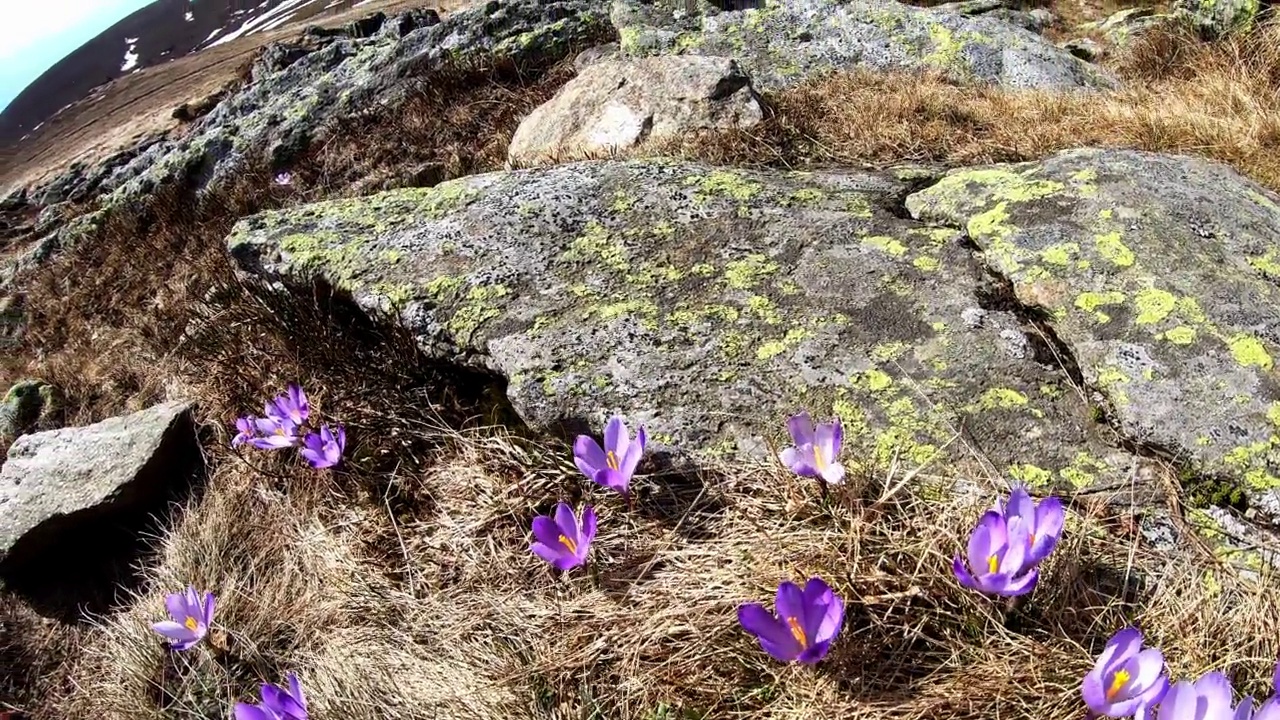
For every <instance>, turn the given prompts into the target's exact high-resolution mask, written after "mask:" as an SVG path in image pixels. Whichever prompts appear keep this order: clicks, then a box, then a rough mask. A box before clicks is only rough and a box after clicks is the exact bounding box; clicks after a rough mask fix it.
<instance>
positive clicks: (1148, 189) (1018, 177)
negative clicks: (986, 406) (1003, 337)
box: [906, 149, 1280, 513]
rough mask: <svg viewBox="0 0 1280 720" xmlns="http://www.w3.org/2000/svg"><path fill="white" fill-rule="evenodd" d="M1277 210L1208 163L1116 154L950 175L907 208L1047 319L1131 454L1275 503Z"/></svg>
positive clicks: (1278, 462) (1279, 295)
mask: <svg viewBox="0 0 1280 720" xmlns="http://www.w3.org/2000/svg"><path fill="white" fill-rule="evenodd" d="M1278 202H1280V198H1278V197H1277V196H1276V195H1275V194H1273V193H1271V192H1270V191H1268V190H1265V189H1264V188H1262V187H1261V186H1259V185H1258V184H1256V183H1254V182H1252V181H1250V180H1248V179H1246V178H1244V177H1243V176H1241V175H1240V174H1239V173H1237V172H1236V171H1234V170H1232V169H1230V168H1228V167H1226V166H1224V165H1221V164H1217V163H1212V162H1209V161H1206V160H1202V159H1196V158H1191V157H1180V156H1168V155H1156V154H1151V153H1144V152H1136V151H1122V150H1094V149H1085V150H1075V151H1069V152H1062V153H1058V154H1056V155H1053V156H1051V157H1049V158H1047V159H1045V160H1043V161H1040V162H1035V163H1025V164H1017V165H1007V166H998V167H989V168H977V169H966V170H959V171H955V172H953V173H950V174H948V175H947V176H946V177H944V178H943V179H942V180H941V181H939V182H937V183H936V184H934V185H932V186H931V187H928V188H927V189H924V190H922V191H920V192H918V193H916V194H914V195H912V196H911V197H909V198H908V199H907V202H906V205H907V208H908V209H909V210H910V212H911V214H912V215H913V216H914V217H916V218H919V219H922V220H927V221H932V222H938V223H942V224H946V225H950V226H952V227H956V228H959V229H963V230H964V231H965V232H966V234H967V235H968V236H969V237H970V238H971V239H972V240H973V242H974V243H976V244H977V246H978V247H979V248H981V250H982V258H983V260H984V262H985V263H986V264H987V265H988V266H989V267H990V268H991V269H993V270H994V271H995V272H997V273H999V274H1000V275H1001V276H1003V277H1006V278H1008V279H1009V280H1010V281H1011V282H1012V283H1013V292H1014V293H1015V294H1016V296H1017V298H1018V300H1019V302H1021V303H1022V304H1024V305H1026V306H1028V307H1031V308H1035V309H1037V310H1039V311H1041V312H1043V313H1044V314H1045V315H1046V316H1047V317H1048V318H1049V319H1050V320H1049V321H1050V323H1051V324H1052V327H1053V329H1054V331H1055V332H1056V334H1057V337H1058V338H1059V339H1060V340H1061V341H1062V343H1063V345H1064V347H1065V348H1067V349H1068V350H1069V352H1070V357H1071V359H1072V362H1074V364H1076V365H1077V366H1078V367H1079V370H1080V373H1081V375H1082V376H1083V378H1084V380H1085V382H1086V383H1087V384H1088V385H1089V386H1091V387H1093V388H1095V389H1096V390H1097V391H1098V392H1100V393H1101V395H1102V396H1103V397H1104V398H1105V400H1106V404H1107V405H1108V406H1109V410H1108V414H1109V415H1110V417H1111V418H1112V419H1113V421H1114V422H1115V423H1116V425H1117V426H1118V428H1119V429H1120V431H1121V432H1122V434H1123V435H1124V436H1126V437H1127V438H1128V439H1129V440H1131V441H1132V442H1134V443H1138V444H1141V445H1146V446H1149V447H1152V448H1156V449H1159V450H1162V451H1165V452H1167V453H1170V454H1172V455H1174V456H1176V457H1178V458H1179V459H1185V460H1187V461H1189V462H1191V463H1192V465H1193V467H1196V468H1198V469H1199V470H1201V471H1202V472H1205V473H1210V474H1214V475H1220V476H1223V477H1227V478H1233V479H1235V480H1237V481H1240V482H1242V483H1243V484H1244V486H1245V487H1246V489H1247V491H1249V492H1250V493H1251V494H1252V496H1253V499H1254V501H1255V504H1258V505H1259V506H1261V507H1263V508H1264V509H1269V511H1270V512H1272V513H1275V512H1276V510H1277V504H1276V492H1275V491H1276V489H1277V488H1280V477H1278V476H1280V374H1278V373H1280V370H1278V369H1277V367H1276V358H1277V357H1280V355H1278V353H1280V287H1277V283H1278V282H1280V206H1278V205H1277V203H1278Z"/></svg>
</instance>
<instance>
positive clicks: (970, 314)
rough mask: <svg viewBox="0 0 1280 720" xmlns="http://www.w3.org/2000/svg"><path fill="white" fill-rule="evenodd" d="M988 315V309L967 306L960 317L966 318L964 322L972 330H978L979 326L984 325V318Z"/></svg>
mask: <svg viewBox="0 0 1280 720" xmlns="http://www.w3.org/2000/svg"><path fill="white" fill-rule="evenodd" d="M986 316H987V311H986V310H983V309H982V308H976V307H971V308H965V309H964V311H963V312H961V313H960V319H961V320H964V324H965V325H967V326H968V327H969V329H971V330H976V329H977V328H980V327H982V319H983V318H985V317H986Z"/></svg>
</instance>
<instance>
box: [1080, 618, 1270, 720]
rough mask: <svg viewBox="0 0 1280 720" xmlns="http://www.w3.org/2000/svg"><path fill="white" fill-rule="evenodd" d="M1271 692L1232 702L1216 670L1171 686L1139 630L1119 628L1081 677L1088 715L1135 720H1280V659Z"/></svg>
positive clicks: (1226, 682) (1228, 685) (1161, 663)
mask: <svg viewBox="0 0 1280 720" xmlns="http://www.w3.org/2000/svg"><path fill="white" fill-rule="evenodd" d="M1271 684H1272V690H1273V692H1274V693H1275V694H1273V695H1272V697H1271V698H1270V699H1268V700H1267V701H1266V702H1264V703H1263V704H1262V705H1261V706H1260V707H1258V708H1257V709H1255V708H1254V707H1253V698H1252V697H1250V696H1246V697H1245V698H1244V699H1242V700H1241V701H1240V703H1239V704H1238V705H1236V704H1235V703H1234V702H1233V700H1232V692H1231V681H1230V680H1229V679H1228V678H1227V676H1226V675H1224V674H1222V673H1221V672H1216V671H1215V672H1208V673H1205V674H1204V675H1201V676H1200V677H1199V678H1197V679H1195V680H1180V681H1178V682H1176V683H1173V684H1172V685H1171V684H1170V683H1169V678H1168V677H1167V676H1166V674H1165V671H1164V656H1163V655H1162V654H1161V653H1160V651H1159V650H1157V649H1155V648H1146V649H1143V647H1142V633H1140V632H1139V631H1138V630H1137V629H1136V628H1131V627H1130V628H1124V629H1122V630H1120V631H1119V632H1117V633H1116V634H1115V635H1113V636H1112V637H1111V639H1110V640H1108V641H1107V645H1106V647H1104V648H1103V650H1102V653H1101V654H1100V655H1098V659H1097V660H1096V661H1095V662H1094V666H1093V669H1092V670H1090V671H1089V674H1087V675H1085V676H1084V682H1083V683H1081V686H1080V694H1081V696H1082V697H1083V698H1084V704H1085V705H1086V706H1088V708H1089V714H1088V718H1090V719H1094V718H1102V717H1108V718H1126V717H1131V716H1132V717H1133V718H1135V719H1136V720H1280V663H1278V664H1277V665H1276V669H1275V671H1274V673H1273V674H1272V677H1271Z"/></svg>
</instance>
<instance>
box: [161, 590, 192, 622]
mask: <svg viewBox="0 0 1280 720" xmlns="http://www.w3.org/2000/svg"><path fill="white" fill-rule="evenodd" d="M164 607H165V609H166V610H168V611H169V617H171V618H173V620H174V622H177V623H182V622H185V621H186V619H187V617H189V615H188V613H187V595H186V592H185V591H184V592H176V593H170V594H168V595H166V596H165V598H164Z"/></svg>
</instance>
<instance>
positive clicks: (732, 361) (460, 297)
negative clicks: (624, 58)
mask: <svg viewBox="0 0 1280 720" xmlns="http://www.w3.org/2000/svg"><path fill="white" fill-rule="evenodd" d="M904 175H905V176H907V177H912V176H913V175H912V174H911V173H905V174H904ZM911 187H912V186H911V184H910V181H908V180H900V179H897V178H896V177H895V176H894V175H893V174H869V173H860V172H826V173H781V172H746V171H736V170H725V169H717V168H712V167H706V166H702V165H695V164H683V163H676V162H668V161H650V162H639V161H632V162H610V161H603V162H588V163H578V164H571V165H562V166H559V167H555V168H551V169H547V170H541V171H519V172H511V173H494V174H488V175H481V176H476V177H471V178H466V179H463V180H459V181H454V182H450V183H446V184H444V185H441V186H438V187H436V188H434V189H431V190H405V191H397V192H390V193H384V194H380V195H376V196H373V197H369V198H364V199H355V200H343V201H335V202H328V203H320V204H316V205H311V206H307V207H302V208H298V209H296V210H292V211H284V212H276V213H266V214H263V215H259V216H255V217H252V218H249V219H246V220H244V221H243V222H241V223H240V225H239V226H238V227H237V230H236V232H235V234H234V235H233V236H232V237H231V238H230V240H229V247H230V249H231V252H232V254H233V255H234V257H235V258H236V260H237V261H238V263H239V264H240V266H241V267H242V268H243V269H244V270H245V271H246V272H248V273H251V274H253V275H256V276H258V277H259V278H263V279H267V280H270V281H274V282H280V281H283V282H286V283H289V284H293V285H307V284H309V283H311V282H312V281H313V280H316V279H324V280H327V281H329V282H331V283H333V284H336V285H339V286H342V287H345V288H346V289H348V290H350V291H351V292H352V293H353V294H354V295H355V296H356V298H357V299H358V300H359V301H360V302H362V303H364V304H365V305H366V306H368V307H370V308H381V309H387V310H394V311H396V312H398V314H399V317H400V318H401V319H402V320H403V322H404V323H405V324H406V325H407V326H408V327H409V328H411V329H412V331H413V332H414V333H415V334H416V335H417V337H418V338H419V342H420V344H421V345H422V347H423V348H424V349H425V350H426V351H427V352H428V353H429V354H430V355H431V356H433V357H434V358H436V359H437V360H438V361H441V362H448V363H460V364H465V365H470V366H474V367H481V368H485V369H488V370H489V371H491V372H494V373H498V374H500V375H501V376H502V377H503V378H504V379H505V382H506V391H507V395H508V397H509V399H510V402H511V404H512V405H513V407H514V408H515V410H516V411H517V412H518V413H519V414H520V416H521V417H522V418H523V419H524V420H525V421H527V422H528V423H529V424H531V425H532V426H534V427H535V428H539V429H544V430H545V429H553V430H554V429H559V428H563V427H584V429H585V427H586V426H589V427H591V429H593V430H597V431H598V429H599V427H600V426H601V425H602V423H603V422H604V420H605V419H606V418H607V417H608V415H609V413H612V412H615V411H620V412H622V413H624V414H625V415H626V416H627V417H628V418H629V419H630V420H631V421H633V422H644V423H645V424H646V425H647V426H648V428H649V436H650V439H651V442H652V443H653V446H654V448H655V452H656V453H658V455H666V456H667V457H668V458H670V459H672V460H675V461H677V462H679V461H680V460H682V459H693V460H698V459H708V458H711V457H716V456H722V455H729V454H739V453H744V454H747V455H751V454H756V455H759V454H764V453H766V452H767V450H766V448H767V444H768V443H770V442H776V441H778V440H779V439H780V438H779V437H778V434H779V429H780V428H781V427H783V425H782V421H783V420H784V419H785V417H786V416H787V415H788V414H790V413H793V412H795V411H796V410H797V409H798V408H802V407H807V408H809V409H810V410H811V411H813V412H815V413H817V414H819V415H830V414H839V415H840V416H841V417H842V418H843V419H844V422H845V427H846V433H845V437H846V439H847V442H849V443H850V444H851V445H852V446H853V447H854V448H856V449H855V450H853V451H852V453H851V455H852V456H853V457H857V458H861V459H862V460H863V461H864V462H865V463H866V464H868V465H869V466H870V465H874V464H879V465H880V466H881V467H883V466H886V465H887V464H888V463H889V462H890V461H891V460H892V459H893V458H894V457H899V458H901V462H903V463H909V464H913V465H919V464H923V463H929V462H933V461H938V460H940V459H941V458H942V457H944V456H946V455H950V454H953V453H957V454H963V453H966V452H969V451H970V450H969V449H971V448H973V447H980V448H982V449H983V451H985V452H987V453H989V454H990V456H991V457H992V458H994V459H995V460H996V462H997V463H998V465H999V468H1000V469H1001V470H1002V471H1003V470H1009V471H1010V472H1012V473H1014V474H1015V475H1017V476H1021V477H1026V478H1028V479H1029V480H1031V481H1035V482H1041V483H1043V482H1052V481H1058V482H1064V483H1077V484H1087V483H1088V482H1091V481H1093V480H1094V479H1096V478H1099V477H1113V476H1114V475H1115V474H1116V473H1118V472H1122V471H1127V469H1128V467H1129V463H1130V460H1131V459H1130V458H1129V457H1128V456H1127V455H1126V454H1125V453H1123V452H1120V451H1116V450H1114V449H1112V448H1109V447H1107V446H1105V445H1104V444H1102V443H1100V442H1099V441H1097V440H1096V439H1095V438H1094V437H1093V434H1094V428H1093V421H1092V419H1091V414H1090V409H1089V407H1088V406H1087V405H1086V404H1085V403H1083V402H1082V401H1081V400H1080V398H1079V397H1078V395H1077V394H1075V393H1073V392H1071V391H1070V389H1069V387H1070V379H1069V377H1068V376H1067V374H1066V373H1064V372H1063V371H1062V370H1061V368H1060V367H1058V366H1057V365H1055V364H1054V362H1053V360H1052V358H1051V357H1047V356H1046V353H1045V349H1044V348H1042V347H1040V346H1039V345H1038V341H1037V340H1035V339H1034V336H1033V337H1030V338H1029V337H1028V335H1027V334H1026V331H1027V329H1028V328H1027V327H1026V325H1025V323H1024V322H1023V321H1022V319H1021V318H1020V317H1019V316H1018V315H1017V313H1015V312H1011V311H1010V310H1009V308H1008V305H1009V303H1008V302H1007V301H1005V300H1003V299H1001V298H1000V293H1001V288H1000V287H999V286H998V285H992V284H990V283H989V282H988V279H987V278H986V276H985V274H984V272H983V271H982V268H981V266H980V265H979V264H978V262H977V261H976V260H975V259H974V258H973V256H972V253H971V252H970V250H969V249H968V248H967V247H966V246H965V243H964V238H963V233H962V232H960V231H957V230H955V229H952V228H948V227H941V226H930V225H926V224H924V223H919V222H915V221H913V220H910V219H908V218H904V217H903V214H904V213H903V212H902V211H901V199H902V197H903V196H905V195H906V194H907V193H908V192H909V191H910V189H911Z"/></svg>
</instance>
